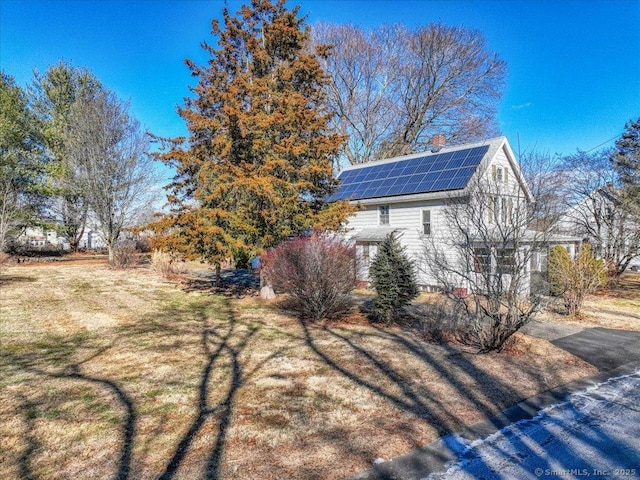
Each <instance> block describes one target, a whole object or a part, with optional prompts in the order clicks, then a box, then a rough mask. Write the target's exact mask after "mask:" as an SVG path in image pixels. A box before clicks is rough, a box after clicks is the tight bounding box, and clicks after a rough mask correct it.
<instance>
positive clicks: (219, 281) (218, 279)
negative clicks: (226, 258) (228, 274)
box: [215, 262, 222, 287]
mask: <svg viewBox="0 0 640 480" xmlns="http://www.w3.org/2000/svg"><path fill="white" fill-rule="evenodd" d="M215 282H216V283H215V285H216V287H221V286H222V275H221V272H220V262H216V280H215Z"/></svg>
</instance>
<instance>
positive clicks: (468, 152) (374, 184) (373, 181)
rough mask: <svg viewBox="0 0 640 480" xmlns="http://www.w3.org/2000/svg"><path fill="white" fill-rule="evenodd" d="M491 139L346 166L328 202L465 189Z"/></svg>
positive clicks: (487, 149) (485, 152)
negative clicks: (436, 150)
mask: <svg viewBox="0 0 640 480" xmlns="http://www.w3.org/2000/svg"><path fill="white" fill-rule="evenodd" d="M490 142H491V140H488V141H486V142H482V143H474V144H470V145H466V146H465V145H462V146H458V147H449V148H443V149H442V150H440V151H439V152H435V153H433V152H427V153H420V154H413V155H407V156H404V157H396V158H391V159H386V160H380V161H375V162H369V163H365V164H360V165H353V166H350V167H347V168H345V169H344V170H343V171H342V172H341V173H340V175H338V178H339V180H340V182H341V184H340V187H339V188H338V190H337V191H336V192H335V193H334V194H333V195H331V196H330V197H329V198H328V201H331V202H332V201H337V200H363V199H366V198H379V197H391V196H399V195H412V194H417V193H431V192H444V191H449V190H459V189H462V188H465V187H466V185H467V183H468V182H469V180H470V179H471V176H472V175H473V173H474V172H475V171H476V168H477V167H478V165H479V164H480V162H481V161H482V159H483V158H484V156H485V155H486V154H487V152H488V151H489V143H490Z"/></svg>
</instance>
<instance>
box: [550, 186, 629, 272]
mask: <svg viewBox="0 0 640 480" xmlns="http://www.w3.org/2000/svg"><path fill="white" fill-rule="evenodd" d="M636 208H640V206H636ZM554 229H555V230H556V231H557V232H558V233H560V234H568V235H573V236H576V237H579V238H581V239H583V240H584V241H587V242H589V243H591V244H592V245H593V251H594V254H595V255H597V256H599V257H601V258H606V259H609V260H611V261H613V262H614V263H616V264H619V265H628V267H629V269H633V270H638V269H640V222H639V221H638V216H636V217H635V218H634V217H633V215H631V214H630V213H629V211H628V210H627V209H626V208H623V203H622V200H621V199H620V198H619V196H618V193H617V192H616V189H615V188H614V187H613V186H612V185H608V186H606V187H603V188H598V189H595V190H594V191H592V192H591V193H589V194H588V195H585V197H584V198H582V199H581V200H580V201H578V202H577V203H576V204H575V205H573V206H572V207H571V208H568V209H567V210H566V211H565V212H563V213H562V215H560V217H559V219H558V221H557V222H556V224H555V226H554Z"/></svg>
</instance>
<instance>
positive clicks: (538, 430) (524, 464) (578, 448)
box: [427, 369, 640, 480]
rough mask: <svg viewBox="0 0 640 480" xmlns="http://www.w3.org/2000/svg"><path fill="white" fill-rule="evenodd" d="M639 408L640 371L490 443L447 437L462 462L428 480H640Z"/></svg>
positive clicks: (579, 396) (602, 385) (573, 398)
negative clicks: (581, 479) (586, 479)
mask: <svg viewBox="0 0 640 480" xmlns="http://www.w3.org/2000/svg"><path fill="white" fill-rule="evenodd" d="M639 405H640V369H639V370H637V371H636V372H634V373H632V374H629V375H624V376H620V377H616V378H611V379H609V380H607V381H606V382H603V383H600V384H596V385H593V386H590V387H588V388H586V389H584V390H583V391H581V392H576V393H574V394H572V395H570V396H569V397H568V398H567V400H566V401H564V402H561V403H557V404H554V405H551V406H549V407H547V408H544V409H542V410H540V411H539V412H538V414H537V415H536V416H535V417H533V418H531V419H527V420H521V421H519V422H516V423H514V424H512V425H510V426H508V427H505V428H503V429H502V430H500V431H498V432H496V433H494V434H492V435H490V436H488V437H486V438H483V439H478V440H474V441H469V440H465V439H462V438H460V437H457V436H455V435H449V436H447V437H448V438H447V437H445V438H443V439H442V440H443V442H444V443H445V444H446V445H447V446H448V447H449V448H450V449H451V450H453V451H454V452H455V453H456V454H457V457H458V460H457V461H455V462H452V463H450V464H448V470H447V471H446V472H440V473H433V474H431V475H429V477H427V478H429V479H431V480H434V479H474V478H495V477H496V476H498V477H500V478H517V479H536V478H541V477H554V476H555V477H574V476H592V477H598V476H600V477H606V476H612V477H616V476H618V477H625V478H640V444H639V443H638V441H637V439H638V438H640V408H639ZM498 472H499V473H498Z"/></svg>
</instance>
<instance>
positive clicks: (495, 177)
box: [491, 165, 498, 180]
mask: <svg viewBox="0 0 640 480" xmlns="http://www.w3.org/2000/svg"><path fill="white" fill-rule="evenodd" d="M491 171H492V172H493V180H496V179H497V178H498V173H497V171H496V166H495V165H491Z"/></svg>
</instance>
